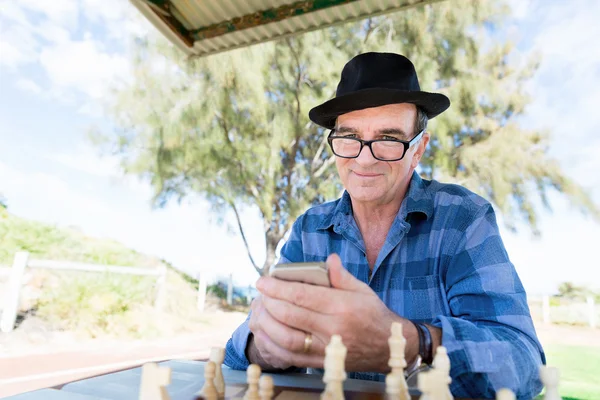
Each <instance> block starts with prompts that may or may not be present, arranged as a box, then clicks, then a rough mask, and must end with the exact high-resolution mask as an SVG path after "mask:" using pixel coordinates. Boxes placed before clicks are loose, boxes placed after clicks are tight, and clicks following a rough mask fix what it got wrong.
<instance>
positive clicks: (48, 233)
mask: <svg viewBox="0 0 600 400" xmlns="http://www.w3.org/2000/svg"><path fill="white" fill-rule="evenodd" d="M18 251H27V252H29V253H30V257H31V258H34V259H46V260H60V261H79V262H86V263H94V264H104V265H123V266H136V267H148V268H155V267H157V266H160V265H166V266H167V267H168V273H167V296H166V304H165V307H164V309H163V310H156V309H155V308H154V306H153V303H154V299H155V297H156V296H155V295H156V292H155V289H156V288H155V283H156V277H152V276H148V277H146V276H131V275H121V274H109V273H92V272H75V271H49V270H37V269H35V270H34V269H27V270H26V274H25V283H24V286H23V289H22V292H21V304H20V307H21V310H20V316H19V321H18V324H19V325H18V327H17V329H16V330H15V332H17V331H19V330H21V331H23V330H28V329H30V328H31V327H33V326H35V327H36V328H35V330H37V331H43V332H55V331H68V332H74V333H76V334H77V335H80V336H83V337H99V336H113V337H127V336H129V337H144V338H146V337H157V336H164V335H170V334H172V333H173V332H178V333H181V332H185V331H195V330H197V329H198V328H199V327H201V326H202V324H204V323H205V319H206V318H205V317H204V316H203V315H201V314H199V313H198V312H197V311H196V307H197V306H196V301H197V282H196V281H195V280H194V279H192V278H190V277H189V276H186V275H185V274H183V273H181V272H179V271H176V270H175V269H173V268H171V267H170V266H169V265H168V264H167V263H166V262H164V261H162V260H160V259H158V258H156V257H152V256H148V255H145V254H141V253H139V252H137V251H135V250H132V249H129V248H127V247H126V246H124V245H122V244H120V243H118V242H116V241H114V240H108V239H98V238H93V237H89V236H86V235H85V234H83V233H82V232H81V231H79V230H78V229H75V228H60V227H56V226H52V225H48V224H43V223H40V222H36V221H30V220H26V219H23V218H20V217H17V216H14V215H12V214H10V213H9V212H8V211H7V210H6V209H4V208H2V207H0V265H2V266H10V265H11V264H12V259H13V257H14V254H15V253H16V252H18ZM5 283H6V277H2V276H1V275H0V293H2V292H3V290H2V288H3V285H4V284H5ZM1 301H2V300H1V299H0V302H1ZM0 306H1V304H0ZM218 306H220V305H219V300H218V299H216V298H212V297H211V296H209V299H208V300H207V310H208V311H210V310H215V309H216V308H218Z"/></svg>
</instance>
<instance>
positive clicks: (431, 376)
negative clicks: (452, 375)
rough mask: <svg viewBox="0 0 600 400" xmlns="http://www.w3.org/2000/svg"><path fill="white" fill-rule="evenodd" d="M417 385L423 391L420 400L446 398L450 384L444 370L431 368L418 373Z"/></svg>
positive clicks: (440, 399)
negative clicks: (446, 380)
mask: <svg viewBox="0 0 600 400" xmlns="http://www.w3.org/2000/svg"><path fill="white" fill-rule="evenodd" d="M417 386H418V388H419V391H420V392H421V397H420V400H445V399H446V395H447V388H448V385H447V384H446V382H445V380H444V373H443V372H442V371H439V370H436V369H431V370H429V371H423V372H420V373H419V375H417Z"/></svg>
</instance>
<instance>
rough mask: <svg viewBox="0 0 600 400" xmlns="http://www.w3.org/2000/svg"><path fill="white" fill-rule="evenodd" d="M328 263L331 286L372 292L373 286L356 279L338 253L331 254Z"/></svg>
mask: <svg viewBox="0 0 600 400" xmlns="http://www.w3.org/2000/svg"><path fill="white" fill-rule="evenodd" d="M326 263H327V268H328V270H329V280H330V281H331V286H333V287H334V288H336V289H342V290H348V291H353V292H365V291H369V292H371V288H370V287H369V286H368V285H366V284H365V283H364V282H361V281H359V280H358V279H356V278H355V277H354V276H353V275H352V274H351V273H350V272H348V270H347V269H346V268H344V266H343V265H342V260H341V259H340V256H338V255H337V254H331V255H330V256H329V257H327V261H326Z"/></svg>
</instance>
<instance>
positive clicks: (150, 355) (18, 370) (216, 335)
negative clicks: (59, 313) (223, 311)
mask: <svg viewBox="0 0 600 400" xmlns="http://www.w3.org/2000/svg"><path fill="white" fill-rule="evenodd" d="M242 320H243V319H242ZM228 322H229V321H228ZM240 322H241V320H240V319H239V318H234V319H232V320H231V323H225V324H221V325H220V326H219V327H218V328H216V329H211V330H210V331H208V332H205V333H198V334H195V335H186V336H180V337H176V338H173V339H162V340H159V341H152V342H149V341H144V342H142V341H140V342H137V343H136V342H134V343H119V342H112V343H104V344H94V345H93V346H87V347H85V346H79V348H77V349H76V350H64V349H62V350H56V351H48V350H47V349H46V350H45V351H44V352H37V353H36V352H34V351H31V352H28V354H20V355H16V354H10V355H5V356H0V398H3V397H5V396H11V395H14V394H19V393H24V392H29V391H32V390H37V389H41V388H46V387H51V386H56V385H61V384H64V383H67V382H72V381H75V380H79V379H83V378H87V377H91V376H96V375H101V374H103V373H107V372H111V371H118V370H122V369H126V368H131V367H135V366H139V365H141V364H143V363H146V362H150V361H163V360H170V359H189V360H205V359H207V358H208V356H209V353H210V348H211V347H213V346H221V347H224V346H225V344H226V343H227V340H228V339H229V337H231V333H232V331H233V329H235V327H236V326H237V325H238V324H239V323H240Z"/></svg>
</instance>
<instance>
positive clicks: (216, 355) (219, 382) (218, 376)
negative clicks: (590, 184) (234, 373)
mask: <svg viewBox="0 0 600 400" xmlns="http://www.w3.org/2000/svg"><path fill="white" fill-rule="evenodd" d="M224 360H225V349H224V348H222V347H213V348H212V349H210V361H212V362H214V363H215V367H216V370H215V380H214V381H215V388H216V389H217V394H218V396H219V398H220V399H223V398H225V380H224V379H223V370H222V368H221V366H222V365H223V361H224Z"/></svg>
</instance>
